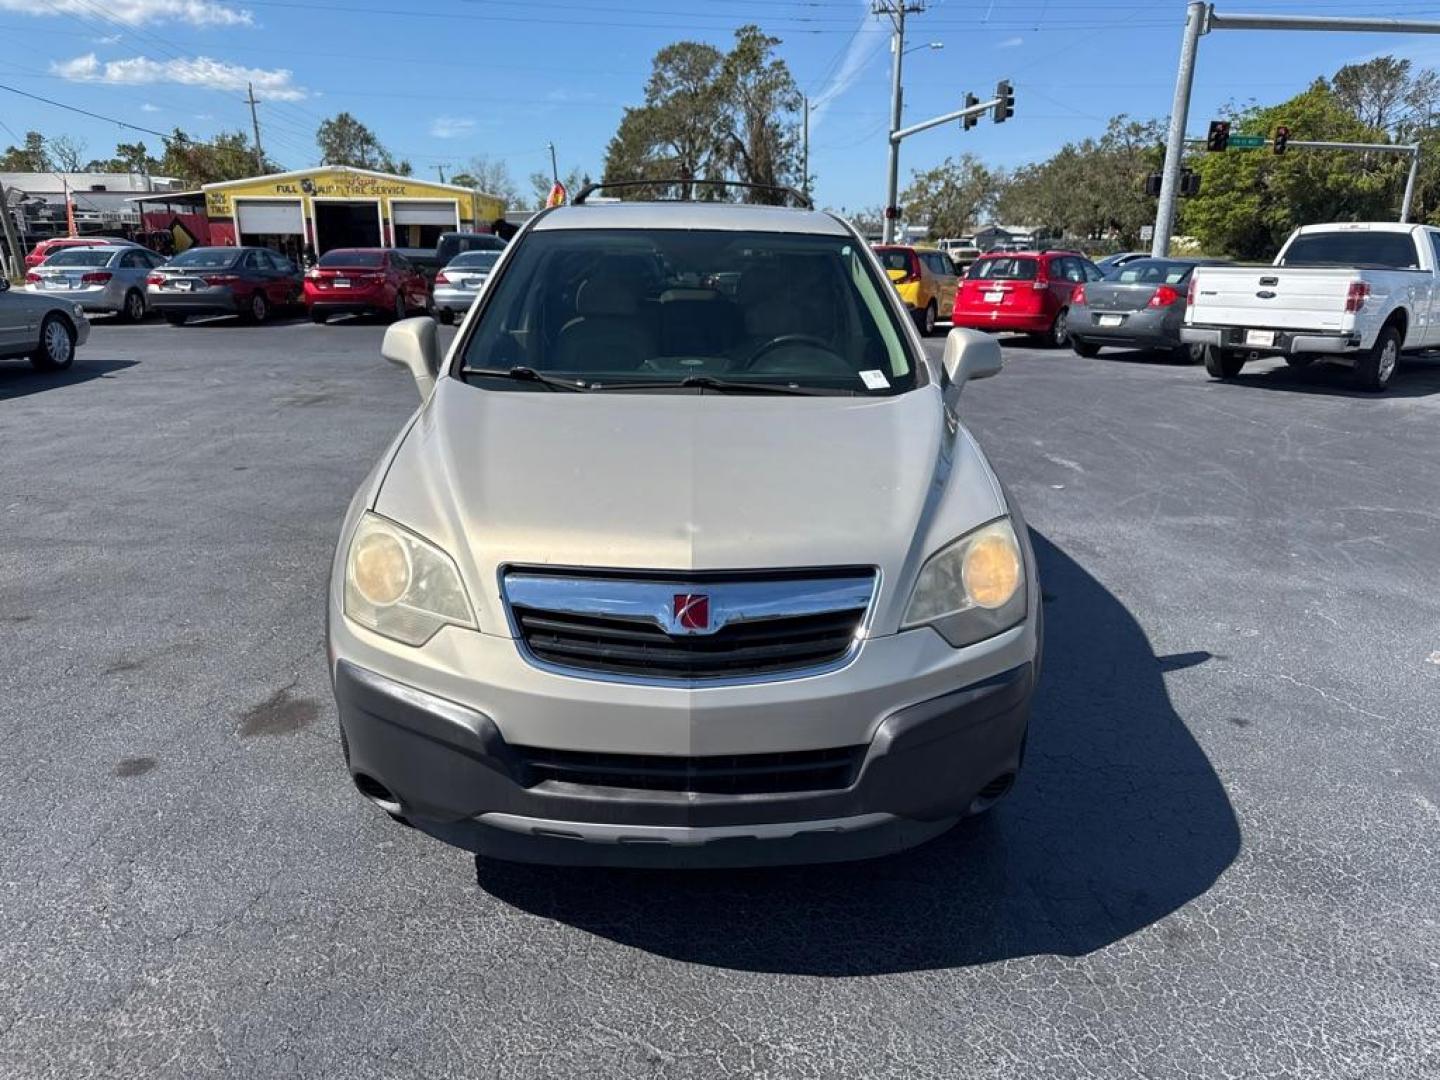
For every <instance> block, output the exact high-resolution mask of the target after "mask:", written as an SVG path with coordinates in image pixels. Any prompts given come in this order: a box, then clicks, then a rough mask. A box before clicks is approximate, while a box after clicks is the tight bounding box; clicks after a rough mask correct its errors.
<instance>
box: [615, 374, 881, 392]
mask: <svg viewBox="0 0 1440 1080" xmlns="http://www.w3.org/2000/svg"><path fill="white" fill-rule="evenodd" d="M692 387H693V388H696V389H700V390H718V391H720V392H721V393H735V394H800V395H803V396H805V397H825V396H830V395H834V394H849V395H851V396H853V395H854V393H855V391H853V390H844V389H841V388H838V387H836V388H834V389H829V388H826V387H819V386H799V385H797V384H795V383H778V382H773V383H772V382H758V381H752V380H749V379H721V378H717V377H716V376H714V375H686V376H685V377H684V378H683V379H646V380H644V381H635V382H614V383H612V382H600V381H596V382H593V383H591V384H590V389H592V390H600V391H604V390H676V389H679V390H688V389H690V388H692Z"/></svg>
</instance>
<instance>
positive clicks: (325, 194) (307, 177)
mask: <svg viewBox="0 0 1440 1080" xmlns="http://www.w3.org/2000/svg"><path fill="white" fill-rule="evenodd" d="M201 190H202V191H203V192H204V193H205V212H206V215H207V217H208V218H209V221H210V242H211V243H212V244H255V245H259V246H262V247H269V248H273V249H275V250H276V251H283V252H286V253H287V254H289V255H291V257H292V258H295V257H298V256H299V254H300V253H301V252H302V251H304V249H305V247H306V246H307V245H313V246H314V248H315V251H316V252H317V253H319V254H322V255H323V254H324V253H325V252H327V251H329V250H331V249H332V248H341V247H399V248H433V247H434V246H435V243H436V241H437V240H438V239H439V237H440V234H441V233H443V232H490V231H492V228H493V222H494V221H495V220H496V219H498V218H503V216H504V214H505V201H504V200H503V199H501V198H499V197H498V196H494V195H487V194H485V193H484V192H476V191H472V190H471V189H470V188H465V187H458V186H456V185H455V184H437V183H433V182H431V181H426V180H417V179H415V178H414V177H412V176H395V175H391V174H390V173H380V172H371V171H370V170H368V169H352V168H350V167H349V166H346V165H321V166H319V167H317V168H314V169H300V170H297V171H295V172H286V173H275V174H273V175H271V176H257V177H253V178H250V179H245V180H227V181H224V182H223V183H218V184H206V185H204V186H203V187H202V188H201Z"/></svg>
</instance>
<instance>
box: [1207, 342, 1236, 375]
mask: <svg viewBox="0 0 1440 1080" xmlns="http://www.w3.org/2000/svg"><path fill="white" fill-rule="evenodd" d="M1244 366H1245V357H1243V356H1241V355H1240V354H1239V353H1237V352H1232V351H1230V350H1228V349H1222V348H1221V347H1220V346H1219V345H1206V346H1205V370H1206V371H1208V372H1209V373H1210V377H1211V378H1212V379H1233V378H1235V376H1237V375H1239V374H1240V369H1241V368H1243V367H1244Z"/></svg>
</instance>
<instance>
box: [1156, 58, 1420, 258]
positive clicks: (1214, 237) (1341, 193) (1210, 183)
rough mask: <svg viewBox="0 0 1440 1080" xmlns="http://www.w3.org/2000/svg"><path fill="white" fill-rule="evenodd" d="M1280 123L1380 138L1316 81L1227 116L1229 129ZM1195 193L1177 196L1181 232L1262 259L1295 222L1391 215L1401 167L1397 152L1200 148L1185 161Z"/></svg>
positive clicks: (1311, 132) (1338, 137) (1310, 132)
mask: <svg viewBox="0 0 1440 1080" xmlns="http://www.w3.org/2000/svg"><path fill="white" fill-rule="evenodd" d="M1279 124H1284V125H1286V126H1287V127H1289V128H1290V135H1291V138H1292V139H1304V140H1317V141H1349V142H1373V141H1375V140H1376V139H1377V138H1378V137H1379V133H1377V132H1376V130H1375V129H1373V128H1370V127H1368V126H1367V125H1366V124H1365V123H1363V122H1362V121H1361V120H1359V119H1357V118H1356V116H1355V114H1354V113H1353V112H1352V111H1351V110H1350V108H1348V107H1347V106H1346V105H1345V104H1344V102H1343V101H1342V100H1341V98H1340V97H1339V95H1337V94H1336V92H1335V90H1334V88H1333V87H1332V86H1331V85H1330V83H1328V82H1327V81H1326V80H1324V79H1317V80H1316V81H1315V82H1314V83H1313V84H1312V85H1311V86H1310V88H1309V89H1308V90H1305V91H1304V92H1303V93H1301V94H1297V95H1296V96H1295V97H1293V98H1291V99H1290V100H1289V101H1286V102H1282V103H1281V104H1279V105H1273V106H1269V107H1266V108H1261V107H1250V108H1246V109H1242V110H1240V111H1239V112H1237V113H1236V114H1235V115H1234V116H1232V117H1231V131H1232V133H1234V134H1237V135H1241V134H1244V135H1269V134H1270V133H1272V132H1273V131H1274V129H1275V127H1276V126H1277V125H1279ZM1192 167H1193V168H1194V169H1195V171H1196V172H1197V173H1198V174H1199V175H1200V194H1199V195H1198V196H1197V197H1195V198H1192V199H1188V200H1184V201H1183V203H1182V205H1181V211H1180V230H1179V231H1181V232H1184V233H1190V234H1192V235H1194V236H1195V237H1196V238H1197V239H1198V240H1199V242H1200V246H1201V249H1202V250H1204V251H1207V252H1211V253H1214V254H1226V255H1232V256H1235V257H1236V258H1242V259H1268V258H1270V257H1272V256H1273V255H1274V254H1275V252H1276V250H1277V249H1278V248H1279V247H1280V244H1281V243H1282V242H1283V241H1284V240H1285V238H1286V237H1287V236H1288V235H1289V234H1290V233H1291V232H1292V231H1294V229H1295V228H1297V227H1298V226H1300V225H1307V224H1312V223H1314V222H1321V221H1363V220H1376V219H1382V220H1383V219H1385V218H1394V217H1396V216H1397V215H1398V210H1399V198H1400V190H1401V184H1402V183H1403V169H1402V167H1401V166H1400V165H1399V163H1398V162H1397V160H1396V159H1395V158H1392V157H1390V156H1389V155H1380V154H1371V155H1365V154H1357V153H1354V152H1353V151H1341V150H1321V151H1316V150H1292V151H1290V152H1289V153H1287V154H1284V155H1275V154H1272V153H1269V152H1266V151H1258V150H1250V151H1244V150H1230V151H1226V152H1225V153H1223V154H1202V155H1198V156H1197V157H1196V158H1195V159H1194V160H1193V161H1192Z"/></svg>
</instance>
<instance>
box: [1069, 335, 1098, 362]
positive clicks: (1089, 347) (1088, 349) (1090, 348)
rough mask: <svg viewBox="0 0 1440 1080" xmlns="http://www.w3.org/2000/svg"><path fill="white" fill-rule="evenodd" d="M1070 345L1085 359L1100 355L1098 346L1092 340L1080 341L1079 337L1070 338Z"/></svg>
mask: <svg viewBox="0 0 1440 1080" xmlns="http://www.w3.org/2000/svg"><path fill="white" fill-rule="evenodd" d="M1070 347H1071V348H1072V349H1074V350H1075V352H1076V354H1077V355H1079V356H1083V357H1085V359H1087V360H1092V359H1094V358H1095V357H1097V356H1099V355H1100V346H1099V344H1098V343H1096V342H1094V341H1081V340H1080V339H1079V338H1072V339H1071V340H1070Z"/></svg>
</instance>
